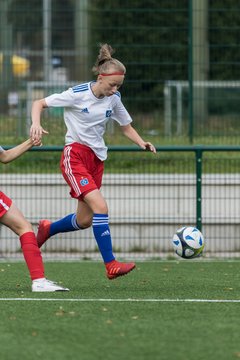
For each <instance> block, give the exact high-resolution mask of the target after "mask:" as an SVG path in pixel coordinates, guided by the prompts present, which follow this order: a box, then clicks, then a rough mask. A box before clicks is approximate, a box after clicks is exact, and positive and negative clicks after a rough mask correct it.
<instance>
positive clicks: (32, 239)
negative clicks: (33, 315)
mask: <svg viewBox="0 0 240 360" xmlns="http://www.w3.org/2000/svg"><path fill="white" fill-rule="evenodd" d="M33 145H41V141H39V140H31V139H29V140H26V141H25V142H23V143H21V144H20V145H17V146H15V147H14V148H12V149H9V150H4V149H3V148H2V147H1V146H0V162H2V163H8V162H10V161H12V160H14V159H16V158H17V157H19V156H20V155H22V154H23V153H24V152H25V151H27V150H28V149H30V148H31V147H32V146H33ZM0 222H1V223H2V224H3V225H6V226H7V227H8V228H10V229H11V230H12V231H13V232H15V234H17V235H18V236H19V238H20V242H21V247H22V251H23V255H24V258H25V261H26V264H27V267H28V270H29V273H30V277H31V279H32V291H38V292H46V291H47V292H52V291H68V290H69V289H67V288H63V287H62V286H59V285H57V284H55V283H54V282H53V281H50V280H47V279H46V278H45V276H44V266H43V261H42V255H41V252H40V250H39V248H38V245H37V239H36V236H35V234H34V232H33V228H32V225H31V224H30V222H29V221H27V219H25V217H24V216H23V214H22V213H21V211H20V210H19V209H18V208H17V207H16V205H14V204H13V202H12V200H11V199H10V198H9V197H8V196H7V195H5V194H4V193H3V192H2V191H0Z"/></svg>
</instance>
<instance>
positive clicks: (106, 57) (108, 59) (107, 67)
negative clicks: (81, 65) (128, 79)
mask: <svg viewBox="0 0 240 360" xmlns="http://www.w3.org/2000/svg"><path fill="white" fill-rule="evenodd" d="M113 53H114V49H113V48H112V47H111V45H108V44H100V49H99V54H98V57H97V59H96V62H95V64H94V66H93V68H92V71H93V73H94V74H95V75H99V74H101V73H105V74H110V73H111V72H116V71H117V72H122V73H123V74H125V73H126V68H125V66H124V65H123V64H122V63H121V62H120V61H119V60H117V59H115V58H113V57H112V54H113Z"/></svg>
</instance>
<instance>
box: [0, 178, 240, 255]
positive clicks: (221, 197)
mask: <svg viewBox="0 0 240 360" xmlns="http://www.w3.org/2000/svg"><path fill="white" fill-rule="evenodd" d="M0 179H1V190H2V191H4V192H5V193H6V194H7V195H8V196H10V197H11V198H12V199H13V200H14V202H15V203H16V204H17V206H18V207H19V208H20V209H21V210H22V212H23V213H24V215H25V216H26V217H27V218H28V219H29V220H30V221H31V222H32V223H33V224H34V227H35V229H36V225H37V222H38V220H39V219H41V218H48V219H50V220H56V219H58V218H61V217H63V216H65V215H66V214H69V213H71V212H74V211H75V209H76V205H77V202H76V200H74V199H71V198H70V196H69V189H68V186H67V185H66V184H65V182H64V180H63V178H62V176H61V175H56V174H54V175H52V174H30V175H12V174H11V175H6V174H4V175H1V176H0ZM202 183H203V188H202V196H203V201H202V215H203V219H202V220H203V229H202V230H203V233H204V235H205V237H206V241H207V246H206V248H207V250H208V251H212V252H217V251H220V252H222V251H226V252H227V251H230V252H232V251H239V250H240V240H239V239H240V236H239V235H240V222H239V213H240V201H239V199H240V186H239V185H240V176H239V175H236V174H215V175H205V176H203V182H202ZM195 184H196V179H195V176H194V175H191V174H180V175H179V174H178V175H172V174H157V175H149V174H147V175H146V174H135V175H123V174H114V175H105V177H104V182H103V187H102V192H103V194H104V196H105V197H106V199H107V201H108V205H109V215H110V225H111V233H112V238H113V244H114V247H115V249H117V250H119V251H141V250H146V251H148V252H155V253H156V252H168V251H170V252H171V251H172V247H171V238H172V236H173V234H174V232H175V231H176V229H177V228H179V227H182V226H184V225H195V223H196V199H195V198H196V196H195V194H196V187H195ZM0 237H1V242H0V250H1V251H2V252H9V251H10V252H11V251H16V250H18V249H19V242H18V240H17V237H16V236H15V235H14V234H13V233H12V232H11V231H10V230H9V229H6V228H5V227H3V226H1V227H0ZM95 249H96V244H95V240H94V238H93V235H92V229H87V230H84V231H77V232H73V233H65V234H59V235H57V236H55V237H54V238H52V239H51V240H50V241H48V243H47V250H48V251H49V252H50V251H65V250H68V251H69V250H71V251H85V252H86V251H93V250H95Z"/></svg>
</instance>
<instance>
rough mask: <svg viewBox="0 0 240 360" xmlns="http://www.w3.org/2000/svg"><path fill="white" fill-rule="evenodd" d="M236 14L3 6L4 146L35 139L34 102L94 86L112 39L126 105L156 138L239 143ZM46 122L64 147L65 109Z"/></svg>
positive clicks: (88, 0)
mask: <svg viewBox="0 0 240 360" xmlns="http://www.w3.org/2000/svg"><path fill="white" fill-rule="evenodd" d="M239 18H240V8H239V2H238V0H231V2H229V3H228V5H227V6H226V1H224V0H218V1H208V0H172V1H171V2H169V1H167V0H161V1H159V0H151V1H147V2H146V1H142V0H138V1H136V0H128V1H126V0H121V1H120V0H115V1H112V0H66V1H58V0H26V1H24V2H23V1H18V0H1V2H0V80H1V81H0V132H1V143H2V144H5V145H9V144H15V142H16V136H17V137H19V138H23V137H25V136H26V135H27V134H28V130H29V118H30V107H31V102H32V100H33V99H35V98H39V97H43V96H45V95H48V94H50V93H52V92H55V91H62V90H65V88H66V87H67V86H69V85H68V84H76V83H78V82H82V81H89V80H92V79H93V75H92V74H91V68H92V65H93V63H94V62H95V58H96V56H97V52H98V44H99V43H100V42H101V43H103V42H108V43H110V44H111V45H112V46H113V47H114V48H115V49H116V50H117V52H116V57H117V58H119V59H120V60H121V61H123V62H124V63H125V65H126V67H127V76H126V80H125V83H124V86H123V87H122V89H121V92H122V99H123V102H124V104H125V105H126V106H127V108H128V109H129V111H130V112H131V114H132V116H133V118H134V119H135V126H136V127H138V128H139V129H141V130H143V132H144V134H146V135H148V136H149V137H151V140H152V141H153V142H155V143H157V144H160V143H161V141H163V139H164V141H165V143H169V144H171V142H172V141H173V138H174V144H179V145H180V144H183V143H186V142H188V143H204V144H209V145H210V144H212V145H213V144H219V143H224V144H237V143H238V136H239V134H240V126H239V111H240V108H239V82H238V79H239V75H240V71H239V70H240V67H239V58H240V46H239V41H238V39H239ZM183 84H184V86H182V85H183ZM211 84H214V86H212V85H211ZM49 116H50V117H51V123H53V124H54V125H53V129H54V135H55V137H52V138H51V137H49V139H48V144H49V145H53V144H62V133H63V131H64V126H63V123H62V122H61V125H60V121H59V119H60V117H61V112H60V111H52V112H50V115H49ZM111 131H115V129H114V128H111ZM116 139H117V140H116ZM111 141H112V144H118V143H116V141H119V139H118V138H117V137H114V139H112V140H111ZM114 142H115V143H114Z"/></svg>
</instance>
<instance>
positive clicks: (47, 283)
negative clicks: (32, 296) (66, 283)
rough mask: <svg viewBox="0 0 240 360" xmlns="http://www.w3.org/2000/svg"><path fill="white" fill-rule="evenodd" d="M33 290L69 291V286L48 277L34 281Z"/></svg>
mask: <svg viewBox="0 0 240 360" xmlns="http://www.w3.org/2000/svg"><path fill="white" fill-rule="evenodd" d="M32 291H33V292H54V291H69V289H68V288H64V287H62V286H59V285H57V284H56V283H55V282H54V281H51V280H47V279H45V278H44V279H37V280H33V282H32Z"/></svg>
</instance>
